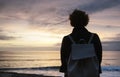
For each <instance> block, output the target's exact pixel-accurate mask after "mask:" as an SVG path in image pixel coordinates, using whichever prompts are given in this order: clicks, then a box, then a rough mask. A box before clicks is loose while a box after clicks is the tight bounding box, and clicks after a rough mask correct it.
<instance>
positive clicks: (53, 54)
mask: <svg viewBox="0 0 120 77" xmlns="http://www.w3.org/2000/svg"><path fill="white" fill-rule="evenodd" d="M119 55H120V52H119V51H105V52H104V53H103V62H102V65H103V66H104V65H112V66H120V57H119ZM47 66H60V52H58V51H30V52H29V51H21V52H17V51H0V68H14V67H17V68H21V67H22V68H23V67H47Z"/></svg>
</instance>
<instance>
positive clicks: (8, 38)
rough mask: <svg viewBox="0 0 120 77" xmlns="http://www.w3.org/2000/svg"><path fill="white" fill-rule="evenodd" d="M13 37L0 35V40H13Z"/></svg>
mask: <svg viewBox="0 0 120 77" xmlns="http://www.w3.org/2000/svg"><path fill="white" fill-rule="evenodd" d="M13 39H15V37H13V36H7V35H0V40H13Z"/></svg>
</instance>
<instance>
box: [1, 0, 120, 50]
mask: <svg viewBox="0 0 120 77" xmlns="http://www.w3.org/2000/svg"><path fill="white" fill-rule="evenodd" d="M119 4H120V0H0V49H1V50H2V49H3V50H4V49H8V50H9V49H11V48H14V49H17V48H18V49H20V48H23V49H24V48H28V49H29V48H30V47H31V49H34V48H35V47H37V48H39V49H43V48H44V47H46V48H47V49H49V47H53V49H55V47H60V44H61V41H62V38H63V37H64V36H65V35H68V34H70V33H71V31H72V29H73V27H71V26H70V21H69V15H70V14H71V13H72V12H73V10H74V9H79V10H83V11H86V13H87V14H89V17H90V21H89V24H88V26H87V27H86V28H87V29H88V30H89V31H91V32H93V33H97V34H98V35H99V37H100V39H101V41H102V43H103V46H104V47H103V48H106V49H108V50H111V49H109V48H113V50H120V48H119V47H118V46H120V25H119V24H120V9H119V8H120V5H119ZM113 43H114V44H113Z"/></svg>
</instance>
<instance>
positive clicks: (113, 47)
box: [102, 34, 120, 51]
mask: <svg viewBox="0 0 120 77" xmlns="http://www.w3.org/2000/svg"><path fill="white" fill-rule="evenodd" d="M108 39H110V40H111V41H104V42H102V45H103V50H107V51H120V47H119V46H120V34H117V35H116V36H115V37H112V38H108Z"/></svg>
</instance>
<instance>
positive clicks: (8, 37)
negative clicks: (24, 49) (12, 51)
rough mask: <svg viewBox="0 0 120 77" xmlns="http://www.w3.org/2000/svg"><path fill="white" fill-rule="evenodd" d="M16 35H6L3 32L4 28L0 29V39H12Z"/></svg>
mask: <svg viewBox="0 0 120 77" xmlns="http://www.w3.org/2000/svg"><path fill="white" fill-rule="evenodd" d="M15 38H16V37H13V36H8V35H6V34H5V33H4V30H2V29H0V40H13V39H15Z"/></svg>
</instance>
